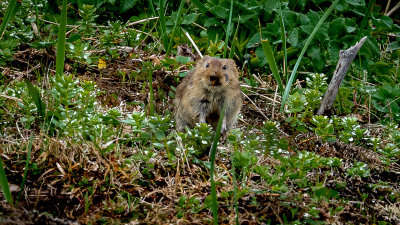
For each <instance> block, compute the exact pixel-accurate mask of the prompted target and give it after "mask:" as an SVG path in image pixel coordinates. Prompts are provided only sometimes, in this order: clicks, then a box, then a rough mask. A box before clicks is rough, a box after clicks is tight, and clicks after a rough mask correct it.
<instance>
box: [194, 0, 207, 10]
mask: <svg viewBox="0 0 400 225" xmlns="http://www.w3.org/2000/svg"><path fill="white" fill-rule="evenodd" d="M190 1H191V2H192V3H193V4H195V5H196V6H197V7H198V8H199V9H200V11H201V12H203V13H206V12H208V9H207V8H206V7H205V6H204V4H203V3H201V2H200V1H199V0H190Z"/></svg>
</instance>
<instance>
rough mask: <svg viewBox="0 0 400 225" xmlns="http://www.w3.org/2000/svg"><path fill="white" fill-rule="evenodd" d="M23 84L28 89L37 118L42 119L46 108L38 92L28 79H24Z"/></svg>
mask: <svg viewBox="0 0 400 225" xmlns="http://www.w3.org/2000/svg"><path fill="white" fill-rule="evenodd" d="M25 83H26V86H27V87H28V92H29V95H30V96H31V98H32V100H33V102H35V105H36V108H37V111H38V114H39V116H41V117H42V119H44V118H45V115H46V106H45V104H44V103H43V101H42V99H41V98H40V93H39V91H38V90H37V89H36V88H35V87H34V86H33V85H32V83H31V82H30V81H29V80H28V79H25Z"/></svg>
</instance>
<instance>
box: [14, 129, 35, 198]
mask: <svg viewBox="0 0 400 225" xmlns="http://www.w3.org/2000/svg"><path fill="white" fill-rule="evenodd" d="M32 143H33V133H32V134H31V138H30V140H29V144H28V152H27V153H26V161H25V171H24V177H23V178H22V182H21V186H20V189H19V192H18V197H17V200H16V201H15V205H18V201H19V199H20V198H21V194H22V192H23V190H24V186H25V182H26V177H27V176H28V169H29V165H30V162H31V152H32Z"/></svg>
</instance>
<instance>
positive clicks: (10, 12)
mask: <svg viewBox="0 0 400 225" xmlns="http://www.w3.org/2000/svg"><path fill="white" fill-rule="evenodd" d="M20 6H21V3H20V2H18V1H17V0H10V2H9V3H8V6H7V10H6V13H5V14H4V17H3V21H2V22H1V25H0V40H1V39H2V38H3V35H4V32H5V31H6V27H7V25H8V23H9V22H10V21H11V20H12V19H13V18H14V16H15V14H16V13H17V12H18V9H19V7H20Z"/></svg>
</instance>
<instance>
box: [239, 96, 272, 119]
mask: <svg viewBox="0 0 400 225" xmlns="http://www.w3.org/2000/svg"><path fill="white" fill-rule="evenodd" d="M242 94H243V95H244V97H246V98H247V99H248V100H249V101H250V102H251V104H253V105H254V107H256V109H257V110H258V112H259V113H260V114H261V115H262V116H263V117H264V119H266V120H269V119H268V117H267V116H266V115H265V114H264V113H263V112H262V111H261V109H260V108H258V106H257V105H256V103H254V102H253V100H251V99H250V98H249V96H247V95H246V94H245V93H243V92H242Z"/></svg>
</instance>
